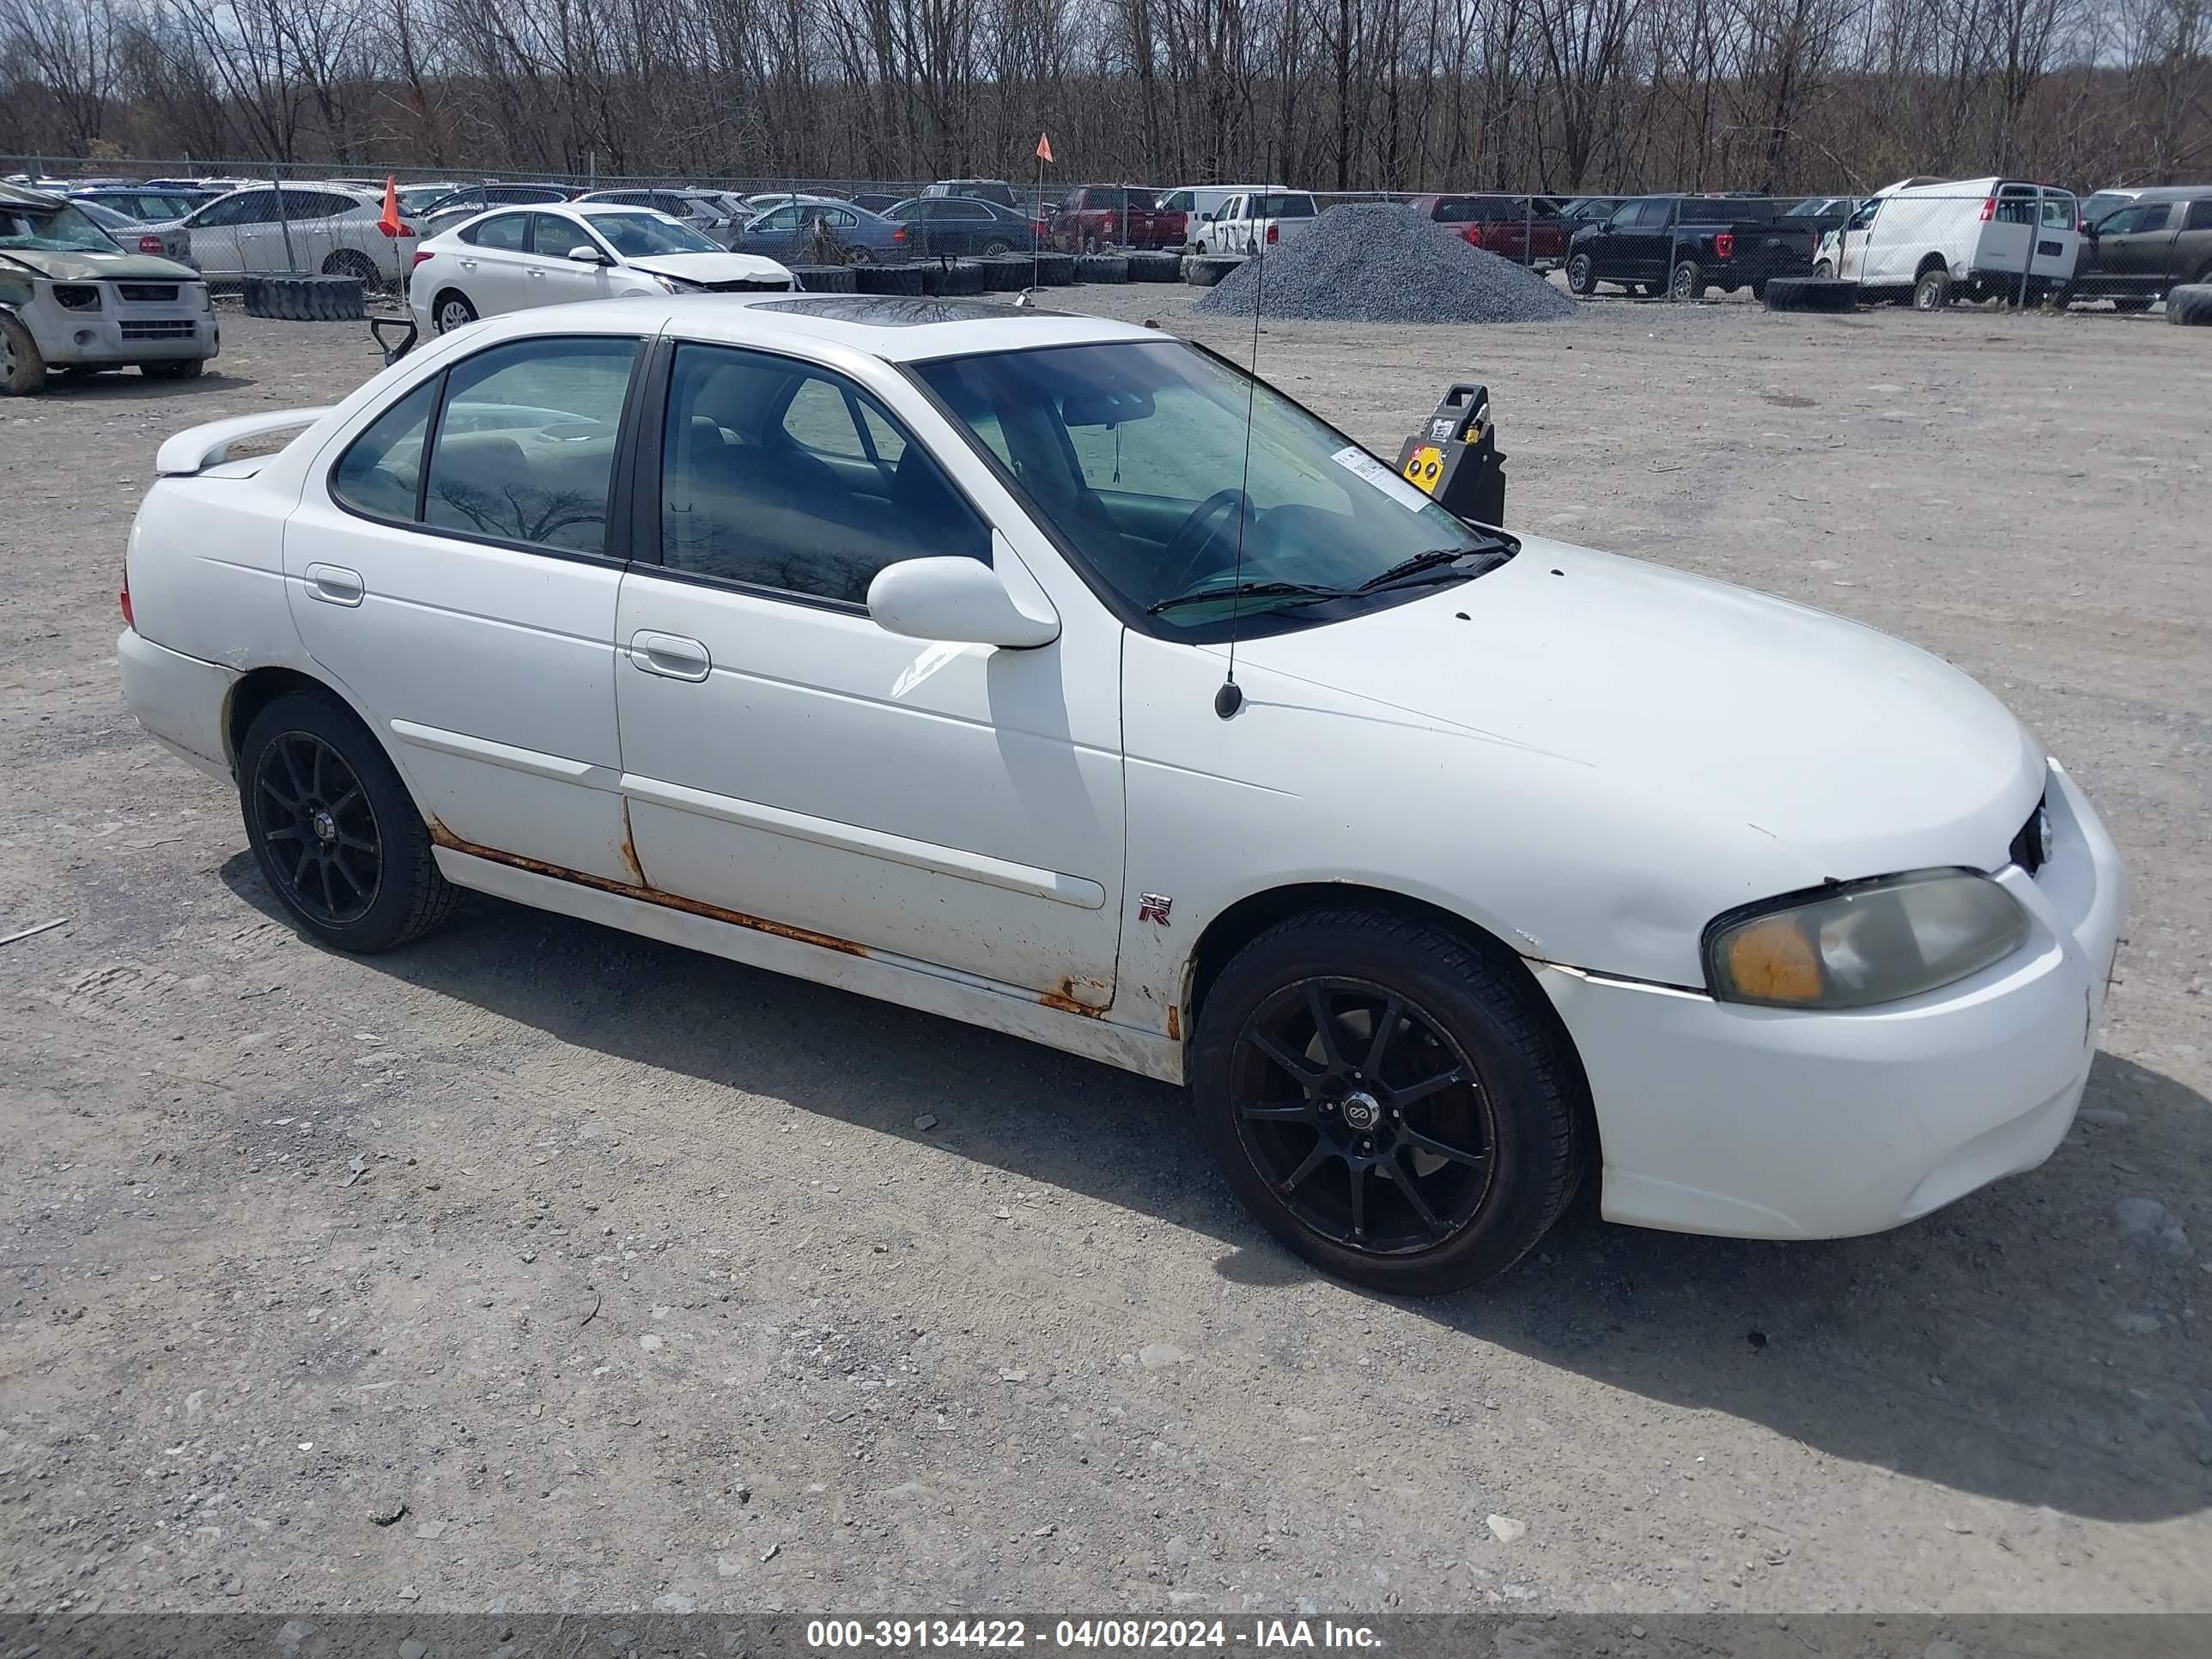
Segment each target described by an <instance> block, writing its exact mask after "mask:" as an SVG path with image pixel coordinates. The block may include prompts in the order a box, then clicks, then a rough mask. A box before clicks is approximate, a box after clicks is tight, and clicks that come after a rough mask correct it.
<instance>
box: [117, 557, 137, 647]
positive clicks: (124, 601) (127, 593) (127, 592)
mask: <svg viewBox="0 0 2212 1659" xmlns="http://www.w3.org/2000/svg"><path fill="white" fill-rule="evenodd" d="M116 598H117V599H118V602H119V603H120V604H121V605H122V606H123V625H124V626H125V628H127V629H131V631H132V632H133V633H136V632H137V629H138V621H137V617H133V616H132V615H131V567H130V565H129V564H128V563H127V562H126V563H125V565H124V567H123V591H122V592H120V593H118V595H117V596H116Z"/></svg>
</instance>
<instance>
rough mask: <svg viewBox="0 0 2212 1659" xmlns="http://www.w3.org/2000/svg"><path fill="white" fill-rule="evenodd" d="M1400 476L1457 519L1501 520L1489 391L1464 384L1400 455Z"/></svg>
mask: <svg viewBox="0 0 2212 1659" xmlns="http://www.w3.org/2000/svg"><path fill="white" fill-rule="evenodd" d="M1398 471H1400V472H1401V473H1403V474H1404V475H1405V476H1406V477H1407V480H1409V481H1410V482H1411V483H1413V484H1414V485H1415V486H1416V487H1417V488H1419V489H1422V490H1425V491H1426V492H1427V493H1428V494H1429V495H1431V496H1433V497H1435V499H1436V501H1437V504H1438V505H1439V506H1441V507H1443V509H1444V510H1445V511H1446V512H1448V513H1451V514H1452V515H1453V516H1454V517H1455V518H1461V519H1465V520H1468V521H1469V522H1471V523H1474V524H1480V525H1489V526H1493V527H1495V526H1501V525H1503V523H1504V519H1505V457H1504V454H1503V453H1501V452H1500V451H1499V449H1498V431H1497V428H1495V427H1493V426H1492V424H1491V420H1490V388H1489V387H1488V386H1477V385H1475V384H1474V382H1473V381H1470V380H1462V381H1460V382H1459V383H1458V384H1457V385H1455V386H1453V387H1452V389H1451V390H1450V391H1449V392H1445V393H1444V399H1443V402H1442V403H1440V404H1437V409H1436V413H1435V414H1433V415H1431V416H1429V418H1428V419H1427V420H1425V421H1424V422H1422V423H1421V428H1420V430H1419V431H1418V432H1416V433H1414V434H1413V436H1412V437H1410V438H1408V439H1407V440H1406V445H1405V447H1404V448H1402V449H1401V450H1400V451H1399V452H1398Z"/></svg>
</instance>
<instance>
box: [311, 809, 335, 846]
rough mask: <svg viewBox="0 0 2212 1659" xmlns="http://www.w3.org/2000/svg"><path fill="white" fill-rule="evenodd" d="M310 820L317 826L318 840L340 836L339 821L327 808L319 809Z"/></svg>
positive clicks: (328, 840) (332, 839)
mask: <svg viewBox="0 0 2212 1659" xmlns="http://www.w3.org/2000/svg"><path fill="white" fill-rule="evenodd" d="M308 822H309V823H313V825H314V826H315V839H316V840H317V841H319V842H333V841H336V840H337V838H338V821H337V819H336V818H334V817H331V815H330V811H329V810H328V809H327V808H324V809H322V810H319V811H317V812H316V814H315V816H314V817H313V818H311V819H309V820H308Z"/></svg>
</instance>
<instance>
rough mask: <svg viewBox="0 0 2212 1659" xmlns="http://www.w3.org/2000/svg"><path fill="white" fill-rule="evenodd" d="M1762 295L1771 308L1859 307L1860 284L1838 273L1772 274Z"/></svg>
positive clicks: (1760, 296) (1767, 305)
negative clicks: (1827, 274) (1849, 280)
mask: <svg viewBox="0 0 2212 1659" xmlns="http://www.w3.org/2000/svg"><path fill="white" fill-rule="evenodd" d="M1759 298H1760V299H1762V300H1764V301H1765V302H1766V308H1767V309H1768V310H1769V311H1829V312H1840V311H1855V310H1857V308H1858V303H1859V285H1858V284H1857V283H1850V282H1845V281H1844V280H1843V279H1842V278H1840V277H1835V276H1772V277H1769V278H1768V279H1767V281H1766V282H1765V284H1764V285H1763V286H1762V287H1761V289H1760V290H1759Z"/></svg>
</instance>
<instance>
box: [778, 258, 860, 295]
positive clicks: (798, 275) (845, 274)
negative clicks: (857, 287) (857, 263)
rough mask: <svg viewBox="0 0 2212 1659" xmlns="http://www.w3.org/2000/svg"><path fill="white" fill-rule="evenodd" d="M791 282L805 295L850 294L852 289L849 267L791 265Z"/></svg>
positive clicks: (851, 268)
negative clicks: (797, 285) (796, 284)
mask: <svg viewBox="0 0 2212 1659" xmlns="http://www.w3.org/2000/svg"><path fill="white" fill-rule="evenodd" d="M790 270H791V276H792V280H793V282H795V283H798V284H799V291H800V292H801V293H805V294H850V293H853V292H854V287H853V267H852V266H850V265H793V266H792V267H791V268H790Z"/></svg>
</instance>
